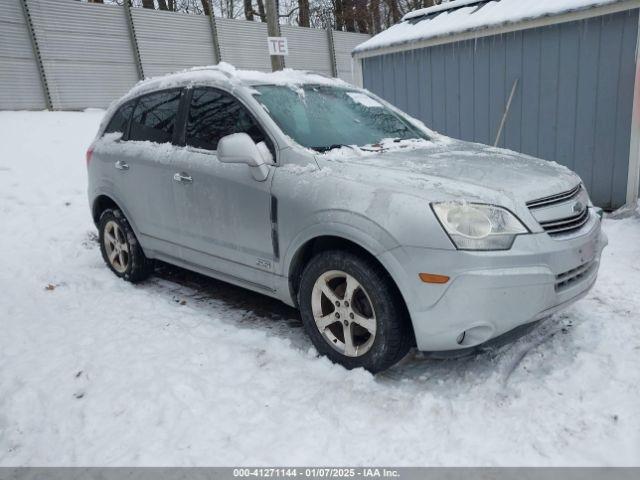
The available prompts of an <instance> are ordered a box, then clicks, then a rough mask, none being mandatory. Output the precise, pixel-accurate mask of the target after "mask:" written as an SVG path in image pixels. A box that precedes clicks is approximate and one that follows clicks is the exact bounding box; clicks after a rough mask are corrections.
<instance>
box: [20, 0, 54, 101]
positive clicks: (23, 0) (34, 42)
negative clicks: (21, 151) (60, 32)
mask: <svg viewBox="0 0 640 480" xmlns="http://www.w3.org/2000/svg"><path fill="white" fill-rule="evenodd" d="M20 4H21V5H22V13H23V15H24V22H25V24H26V25H27V30H28V31H29V38H30V39H31V48H32V49H33V56H34V58H35V60H36V65H37V66H38V73H39V74H40V83H41V84H42V92H43V94H44V104H45V106H46V108H47V110H53V103H52V102H51V93H50V92H49V83H47V75H46V74H45V71H44V63H42V56H41V55H40V47H39V46H38V39H37V38H36V31H35V28H34V26H33V21H32V20H31V13H30V12H29V5H28V4H27V0H20Z"/></svg>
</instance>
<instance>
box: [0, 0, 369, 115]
mask: <svg viewBox="0 0 640 480" xmlns="http://www.w3.org/2000/svg"><path fill="white" fill-rule="evenodd" d="M0 11H2V17H0V110H17V109H33V110H38V109H45V108H50V109H56V110H77V109H83V108H87V107H106V106H108V105H109V103H110V102H111V101H112V100H113V99H115V98H117V97H119V96H121V95H122V94H124V93H125V92H126V91H127V90H128V89H129V88H131V86H132V85H133V84H134V83H136V82H137V81H138V80H140V79H141V78H148V77H153V76H156V75H162V74H164V73H168V72H173V71H176V70H181V69H184V68H188V67H192V66H196V65H211V64H215V63H217V62H219V61H224V62H229V63H231V64H233V65H235V66H236V67H238V68H245V69H253V70H262V71H270V70H271V63H270V59H269V53H268V50H267V26H266V24H265V23H258V22H249V21H244V20H230V19H223V18H213V19H212V18H210V17H207V16H203V15H188V14H183V13H175V12H164V11H156V10H145V9H141V8H130V7H128V6H127V5H125V6H118V5H103V4H95V3H80V2H78V1H76V0H0ZM281 30H282V35H283V36H285V37H287V38H288V43H289V55H288V56H286V57H285V66H286V67H290V68H297V69H305V70H312V71H316V72H320V73H323V74H326V75H332V76H337V77H340V78H342V79H344V80H346V81H348V82H355V81H356V80H357V79H356V78H354V69H353V66H352V62H351V50H352V49H353V47H355V46H356V45H357V44H359V43H361V42H363V41H365V40H366V39H367V38H369V35H364V34H359V33H347V32H334V31H330V30H329V31H327V30H319V29H311V28H303V27H293V26H282V27H281Z"/></svg>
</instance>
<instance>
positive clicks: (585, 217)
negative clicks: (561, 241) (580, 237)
mask: <svg viewBox="0 0 640 480" xmlns="http://www.w3.org/2000/svg"><path fill="white" fill-rule="evenodd" d="M588 221H589V209H588V208H585V209H584V210H583V211H582V212H580V213H578V214H577V215H574V216H571V217H566V218H560V219H558V220H551V221H548V222H540V226H541V227H542V228H543V229H544V231H545V232H547V233H548V234H549V235H558V234H560V233H568V232H572V231H574V230H578V229H580V228H582V226H583V225H584V224H585V223H587V222H588Z"/></svg>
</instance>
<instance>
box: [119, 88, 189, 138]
mask: <svg viewBox="0 0 640 480" xmlns="http://www.w3.org/2000/svg"><path fill="white" fill-rule="evenodd" d="M180 94H181V91H180V90H170V91H165V92H158V93H152V94H150V95H145V96H144V97H140V99H139V100H138V104H137V105H136V109H135V111H134V112H133V118H132V120H131V131H130V133H129V140H148V141H150V142H155V143H169V142H171V139H172V138H173V131H174V129H175V126H176V117H177V115H178V106H179V104H180Z"/></svg>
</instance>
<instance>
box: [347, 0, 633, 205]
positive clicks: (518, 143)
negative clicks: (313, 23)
mask: <svg viewBox="0 0 640 480" xmlns="http://www.w3.org/2000/svg"><path fill="white" fill-rule="evenodd" d="M639 7H640V0H553V1H552V0H500V1H498V0H490V1H489V0H480V1H478V0H475V1H474V0H457V1H454V2H450V3H447V4H443V5H440V6H437V7H431V8H427V9H422V10H418V11H416V12H412V13H410V14H407V15H406V16H405V17H404V18H403V20H402V22H401V23H399V24H397V25H395V26H393V27H391V28H390V29H388V30H386V31H384V32H382V33H381V34H379V35H377V36H375V37H373V38H371V39H370V40H368V41H366V42H364V43H363V44H361V45H359V46H358V47H356V49H355V50H354V52H353V55H354V57H355V59H356V60H357V62H356V63H357V65H358V66H359V68H361V74H362V81H363V86H364V87H365V88H368V89H369V90H371V91H372V92H374V93H376V94H378V95H380V96H381V97H383V98H385V99H387V100H389V101H390V102H391V103H393V104H395V105H396V106H398V107H399V108H401V109H403V110H405V111H407V112H408V113H410V114H411V115H413V116H415V117H417V118H419V119H421V120H422V121H424V122H425V123H426V124H427V125H428V126H430V127H432V128H433V129H435V130H438V131H440V132H443V133H445V134H447V135H450V136H452V137H457V138H461V139H464V140H469V141H476V142H482V143H488V144H494V142H495V141H496V138H497V137H498V136H499V139H498V145H499V146H502V147H506V148H510V149H513V150H516V151H520V152H524V153H527V154H530V155H534V156H538V157H541V158H545V159H547V160H555V161H557V162H558V163H561V164H563V165H566V166H568V167H569V168H571V169H573V170H575V171H576V172H577V173H578V174H579V175H580V176H581V177H582V179H583V181H584V183H585V184H586V185H587V188H588V189H589V191H590V193H591V197H592V200H593V202H594V203H595V204H597V205H599V206H602V207H603V208H606V209H613V208H617V207H620V206H622V205H624V204H625V203H633V202H635V201H636V199H637V197H638V190H639V179H638V177H639V172H640V69H638V68H637V67H638V61H637V60H638V12H639V10H638V9H639ZM634 99H635V100H634ZM510 100H511V101H510ZM505 112H506V114H505ZM503 119H504V120H503ZM501 124H503V128H501ZM499 132H500V133H499Z"/></svg>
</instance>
